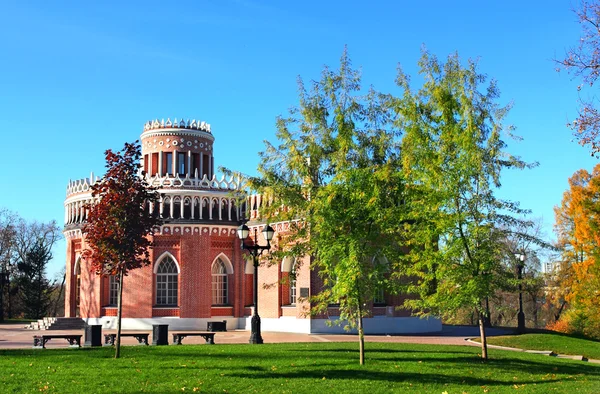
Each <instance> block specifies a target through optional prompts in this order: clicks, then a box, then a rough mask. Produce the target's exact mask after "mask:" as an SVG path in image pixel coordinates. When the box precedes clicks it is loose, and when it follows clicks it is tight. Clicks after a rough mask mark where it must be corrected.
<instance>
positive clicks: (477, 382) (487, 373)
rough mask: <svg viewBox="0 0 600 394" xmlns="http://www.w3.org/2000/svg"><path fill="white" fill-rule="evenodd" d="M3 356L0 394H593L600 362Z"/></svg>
mask: <svg viewBox="0 0 600 394" xmlns="http://www.w3.org/2000/svg"><path fill="white" fill-rule="evenodd" d="M366 348H367V358H366V360H367V364H366V365H365V366H362V367H361V366H360V365H358V352H357V345H356V344H354V343H301V344H300V343H299V344H265V345H214V346H211V345H182V346H163V347H155V346H149V347H145V346H131V347H123V348H122V358H120V359H118V360H115V359H113V358H112V357H113V355H114V350H113V349H112V348H93V349H91V348H82V349H46V350H33V349H31V350H29V349H28V350H1V351H0V392H2V393H11V392H18V393H21V392H34V391H35V392H48V393H50V392H51V393H134V392H155V393H167V392H209V393H216V392H219V393H223V392H229V393H240V392H243V393H253V392H256V393H332V394H333V393H389V392H398V393H404V392H415V393H427V392H431V393H442V392H444V391H447V392H448V393H456V392H458V393H462V392H467V393H482V392H489V393H501V392H514V391H515V389H518V390H519V392H536V393H540V392H564V393H568V392H574V391H577V392H578V393H597V392H598V388H599V387H600V366H596V365H592V364H588V363H584V362H576V361H571V360H559V359H556V358H552V357H545V356H540V355H532V354H526V353H518V352H506V351H499V350H491V351H490V360H489V361H488V362H482V361H481V359H480V358H479V356H478V351H479V349H478V348H476V347H467V346H434V345H414V344H398V343H367V345H366Z"/></svg>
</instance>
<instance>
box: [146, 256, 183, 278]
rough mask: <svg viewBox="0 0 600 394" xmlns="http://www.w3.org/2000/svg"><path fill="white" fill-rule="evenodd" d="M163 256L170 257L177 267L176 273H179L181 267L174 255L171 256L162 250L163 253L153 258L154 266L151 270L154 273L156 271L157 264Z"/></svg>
mask: <svg viewBox="0 0 600 394" xmlns="http://www.w3.org/2000/svg"><path fill="white" fill-rule="evenodd" d="M165 257H170V258H171V259H172V260H173V261H174V262H175V266H176V267H177V273H178V274H180V273H181V269H180V268H179V263H178V262H177V259H176V258H175V256H173V255H172V254H171V252H169V251H166V252H163V254H161V255H160V256H158V258H157V259H156V260H154V268H153V269H152V272H154V273H155V274H156V272H157V271H158V266H159V265H160V263H161V262H162V260H163V259H164V258H165Z"/></svg>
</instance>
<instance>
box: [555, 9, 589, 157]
mask: <svg viewBox="0 0 600 394" xmlns="http://www.w3.org/2000/svg"><path fill="white" fill-rule="evenodd" d="M574 12H575V13H576V14H577V17H578V19H579V23H580V24H581V28H582V35H581V38H580V39H579V45H577V46H576V47H572V48H569V49H568V50H567V53H566V55H565V58H564V59H562V60H557V63H558V64H559V65H560V66H561V67H562V68H564V69H566V70H567V71H568V72H569V73H571V74H573V75H574V76H575V77H578V78H581V81H582V83H581V84H580V85H579V86H578V87H577V90H578V91H582V90H583V88H584V87H585V86H589V87H592V86H594V84H595V83H596V81H597V80H598V77H600V3H598V1H597V0H595V1H582V2H581V5H580V7H579V9H576V10H574ZM596 100H597V99H596V98H595V97H593V98H590V99H585V98H580V100H579V115H578V116H577V119H575V120H574V121H573V122H571V123H569V127H571V129H573V135H574V136H575V138H577V140H578V141H579V143H580V144H581V145H584V146H585V145H588V146H589V147H591V149H592V152H591V153H592V155H594V156H598V154H600V111H599V109H598V106H597V103H596Z"/></svg>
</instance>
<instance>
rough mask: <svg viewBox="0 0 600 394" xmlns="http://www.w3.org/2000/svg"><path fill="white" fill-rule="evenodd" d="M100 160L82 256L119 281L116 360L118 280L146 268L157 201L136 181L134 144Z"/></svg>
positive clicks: (137, 148) (137, 159) (153, 193)
mask: <svg viewBox="0 0 600 394" xmlns="http://www.w3.org/2000/svg"><path fill="white" fill-rule="evenodd" d="M105 156H106V174H105V175H104V177H103V178H102V180H101V181H100V182H97V183H95V184H94V185H93V186H92V197H94V200H95V202H94V203H92V204H90V205H88V206H87V207H86V209H88V210H89V214H88V217H87V222H86V224H85V225H84V227H83V233H84V234H85V240H86V244H87V249H85V250H84V252H83V257H84V258H85V259H86V261H88V262H90V265H91V269H92V270H93V271H94V272H95V273H96V274H98V275H116V276H117V278H118V283H119V289H118V300H117V338H116V344H115V358H119V356H120V352H121V313H122V306H123V279H124V277H125V276H126V275H127V273H128V272H129V271H130V270H132V269H136V268H139V267H143V266H145V265H149V264H150V263H151V261H150V257H149V251H150V248H151V247H152V242H151V240H150V236H151V235H152V234H153V231H154V228H155V227H156V226H158V225H159V224H160V219H159V218H157V217H154V216H153V215H151V214H150V209H149V205H150V204H153V203H156V202H157V201H158V198H159V196H158V193H157V192H156V191H155V190H154V189H153V188H151V187H150V186H149V185H148V184H147V183H146V181H145V178H144V177H142V176H140V157H141V148H140V144H139V142H138V141H136V142H134V143H125V146H124V148H123V149H122V150H121V151H120V152H113V151H112V150H110V149H109V150H107V151H106V152H105Z"/></svg>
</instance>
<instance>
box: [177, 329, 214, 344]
mask: <svg viewBox="0 0 600 394" xmlns="http://www.w3.org/2000/svg"><path fill="white" fill-rule="evenodd" d="M188 336H191V337H203V338H204V339H205V341H206V343H207V344H208V345H214V344H215V333H214V332H175V333H173V343H174V344H176V345H181V342H182V341H183V338H185V337H188Z"/></svg>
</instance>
